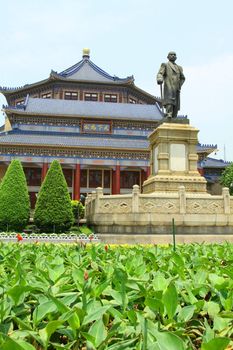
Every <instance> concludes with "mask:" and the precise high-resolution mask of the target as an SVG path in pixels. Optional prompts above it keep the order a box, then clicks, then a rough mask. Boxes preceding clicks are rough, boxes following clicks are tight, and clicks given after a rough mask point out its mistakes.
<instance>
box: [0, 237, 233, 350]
mask: <svg viewBox="0 0 233 350" xmlns="http://www.w3.org/2000/svg"><path fill="white" fill-rule="evenodd" d="M232 254H233V245H230V244H227V243H225V244H222V245H217V244H216V245H204V244H202V245H198V244H195V245H194V244H192V245H185V246H178V247H177V250H176V252H174V251H173V249H172V247H171V246H167V247H158V246H134V247H129V246H128V247H124V246H118V247H116V246H114V247H112V246H109V245H100V244H89V245H86V244H72V245H70V244H69V245H57V244H55V245H54V244H43V243H42V244H35V243H33V244H26V245H22V244H21V243H20V242H19V243H8V244H4V243H0V348H1V349H3V350H7V349H19V350H22V349H25V350H32V349H37V350H42V349H45V350H46V349H48V350H52V349H82V350H84V349H99V350H105V349H109V350H123V349H128V350H129V349H135V350H143V349H150V350H168V349H169V350H170V349H171V350H185V349H188V350H199V349H202V350H224V349H228V350H230V349H232V341H231V339H232V335H233V310H232V309H233V292H232V290H233V269H232Z"/></svg>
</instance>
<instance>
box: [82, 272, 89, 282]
mask: <svg viewBox="0 0 233 350" xmlns="http://www.w3.org/2000/svg"><path fill="white" fill-rule="evenodd" d="M83 277H84V280H85V281H87V280H88V278H89V275H88V272H87V271H85V272H84V276H83Z"/></svg>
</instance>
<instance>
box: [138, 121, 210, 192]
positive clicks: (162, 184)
mask: <svg viewBox="0 0 233 350" xmlns="http://www.w3.org/2000/svg"><path fill="white" fill-rule="evenodd" d="M198 132H199V130H198V129H196V128H194V127H192V126H190V125H187V124H177V123H163V124H161V125H160V126H158V128H157V129H155V130H154V131H153V132H152V133H151V134H150V135H149V140H150V152H151V155H150V162H151V163H150V173H151V175H150V176H149V178H148V179H147V180H146V181H144V183H143V193H153V192H177V191H178V189H179V187H180V186H184V188H185V191H186V192H199V193H206V180H205V178H204V177H203V176H201V175H200V174H199V172H198V170H197V160H198V155H197V152H196V146H197V144H198V139H197V134H198Z"/></svg>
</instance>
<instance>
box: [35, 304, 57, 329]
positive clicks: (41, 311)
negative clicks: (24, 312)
mask: <svg viewBox="0 0 233 350" xmlns="http://www.w3.org/2000/svg"><path fill="white" fill-rule="evenodd" d="M56 309H57V307H56V305H55V304H54V302H53V301H46V302H44V303H42V304H39V305H38V306H37V307H36V308H35V310H34V312H33V323H34V324H35V325H37V324H38V323H39V322H40V321H41V320H42V319H43V318H44V317H45V316H46V315H47V314H48V313H50V312H54V311H55V310H56Z"/></svg>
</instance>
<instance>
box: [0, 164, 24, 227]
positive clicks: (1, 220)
mask: <svg viewBox="0 0 233 350" xmlns="http://www.w3.org/2000/svg"><path fill="white" fill-rule="evenodd" d="M29 216H30V201H29V194H28V189H27V183H26V178H25V174H24V171H23V167H22V165H21V163H20V161H19V160H16V159H15V160H13V161H12V162H11V164H10V165H9V167H8V168H7V171H6V173H5V175H4V178H3V180H2V181H1V185H0V230H1V231H4V230H7V231H18V230H19V231H21V230H22V229H23V228H24V227H25V226H26V225H27V223H28V220H29Z"/></svg>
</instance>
